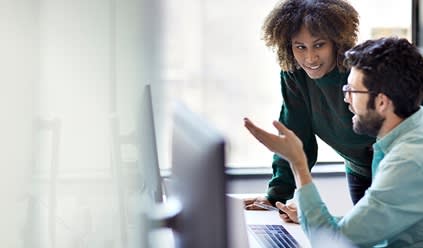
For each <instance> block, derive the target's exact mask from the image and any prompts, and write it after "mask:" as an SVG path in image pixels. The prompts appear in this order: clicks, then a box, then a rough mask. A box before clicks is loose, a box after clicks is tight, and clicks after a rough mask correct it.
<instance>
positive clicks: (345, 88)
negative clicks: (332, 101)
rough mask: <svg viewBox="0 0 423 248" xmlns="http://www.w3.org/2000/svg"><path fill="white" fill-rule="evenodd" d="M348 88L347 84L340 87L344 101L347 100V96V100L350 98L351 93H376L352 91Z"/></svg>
mask: <svg viewBox="0 0 423 248" xmlns="http://www.w3.org/2000/svg"><path fill="white" fill-rule="evenodd" d="M350 87H351V86H350V85H348V84H344V85H342V93H344V98H345V99H346V98H347V95H348V98H351V93H361V94H373V95H377V93H376V92H373V91H369V90H352V89H351V88H350Z"/></svg>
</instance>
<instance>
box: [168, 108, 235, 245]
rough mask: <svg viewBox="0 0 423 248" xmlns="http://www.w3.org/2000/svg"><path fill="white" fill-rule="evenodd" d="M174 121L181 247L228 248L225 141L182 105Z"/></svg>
mask: <svg viewBox="0 0 423 248" xmlns="http://www.w3.org/2000/svg"><path fill="white" fill-rule="evenodd" d="M173 121H174V123H173V135H172V176H171V180H173V181H174V187H175V189H174V191H175V196H174V197H176V199H177V200H178V201H179V202H180V203H181V206H182V210H181V213H180V214H179V215H178V216H177V218H175V222H174V225H173V230H174V232H175V236H176V240H178V244H177V246H178V247H184V248H198V247H202V248H209V247H210V248H216V247H219V248H225V247H227V243H228V242H227V216H226V215H227V214H226V212H227V211H226V197H225V192H226V178H225V140H224V138H223V136H222V135H221V134H220V133H219V132H218V131H217V130H216V129H214V128H213V127H212V126H211V125H210V123H209V122H207V121H206V120H204V119H203V118H201V117H199V116H198V115H197V114H194V113H193V112H191V111H190V110H189V109H188V108H186V107H184V106H183V105H181V104H180V105H177V106H176V107H175V111H174V116H173ZM172 197H173V196H172Z"/></svg>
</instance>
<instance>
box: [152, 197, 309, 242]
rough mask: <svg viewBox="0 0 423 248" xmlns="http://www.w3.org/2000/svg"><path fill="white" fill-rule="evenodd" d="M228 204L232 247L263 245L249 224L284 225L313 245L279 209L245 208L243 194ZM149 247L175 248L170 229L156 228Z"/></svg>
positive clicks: (300, 239) (300, 238) (290, 231)
mask: <svg viewBox="0 0 423 248" xmlns="http://www.w3.org/2000/svg"><path fill="white" fill-rule="evenodd" d="M230 196H231V197H230V198H231V199H235V200H231V199H230V198H227V204H228V239H229V240H228V242H229V247H230V248H244V247H247V246H248V247H250V248H259V247H261V246H260V245H259V243H258V242H257V241H256V239H255V238H254V236H253V235H252V234H251V233H250V232H249V231H248V230H247V225H248V224H268V225H269V224H270V225H283V226H284V227H285V229H286V230H287V231H288V232H289V233H290V234H291V235H292V236H293V237H294V238H295V239H296V240H297V241H298V243H300V245H301V247H305V248H308V247H311V245H310V243H309V241H308V239H307V237H306V236H305V234H304V232H303V231H302V229H301V226H300V225H298V224H293V223H285V222H283V221H282V220H281V219H280V217H279V213H278V212H277V211H267V210H245V209H244V206H243V202H242V198H243V195H237V194H231V195H230ZM150 239H151V241H152V242H151V243H150V246H149V247H153V248H155V247H160V248H165V247H166V248H174V247H175V245H174V241H175V240H174V239H173V235H172V231H171V230H170V229H162V230H155V231H153V232H152V233H151V235H150Z"/></svg>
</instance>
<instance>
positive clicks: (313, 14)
mask: <svg viewBox="0 0 423 248" xmlns="http://www.w3.org/2000/svg"><path fill="white" fill-rule="evenodd" d="M358 25H359V18H358V13H357V11H356V10H355V9H354V8H353V7H352V6H351V5H350V4H349V3H348V2H346V1H343V0H286V1H282V2H280V3H278V4H277V5H276V6H275V8H274V9H273V10H272V11H271V12H270V13H269V15H268V16H267V18H266V20H265V22H264V25H263V33H264V34H263V39H264V41H265V42H266V45H267V46H268V47H271V48H273V49H274V51H275V52H276V54H277V58H278V62H279V64H280V67H281V73H280V76H281V91H282V97H283V104H282V107H281V111H280V116H279V121H280V122H282V123H283V124H284V125H286V126H287V127H288V128H289V129H291V130H292V131H294V132H295V134H296V135H297V136H298V137H299V138H300V139H301V141H302V143H303V145H304V151H305V153H306V156H307V161H308V166H309V169H311V168H312V167H313V166H314V164H315V163H316V161H317V149H318V147H317V141H316V135H317V136H318V137H320V139H321V140H323V141H324V142H325V143H327V144H328V145H329V146H331V147H332V148H333V149H334V150H335V151H336V152H337V153H338V154H339V155H341V156H342V157H343V158H344V159H345V167H346V175H347V180H348V186H349V191H350V196H351V199H352V201H353V203H354V204H355V203H357V202H358V201H359V200H360V198H361V197H362V196H363V195H364V192H365V190H366V189H367V188H368V187H369V186H370V184H371V163H372V156H373V152H372V148H371V147H372V144H373V143H374V142H375V139H374V138H371V137H369V136H364V135H358V134H356V133H354V132H353V129H352V122H351V118H352V116H353V114H352V113H351V112H350V111H349V110H348V106H347V104H346V103H345V102H344V95H343V93H342V86H343V85H344V84H346V82H347V77H348V73H349V72H348V71H347V70H346V68H345V67H344V65H343V60H344V53H345V51H347V50H348V49H350V48H352V47H353V46H354V45H355V43H356V41H357V32H358ZM272 168H273V176H272V179H271V180H270V181H269V185H268V186H269V187H268V190H267V195H266V196H265V197H258V198H249V199H245V200H244V202H245V205H246V208H247V209H258V208H259V207H257V206H256V205H255V203H262V204H263V203H264V204H269V205H275V202H276V201H279V202H283V203H285V202H286V201H287V200H289V199H291V198H292V196H293V192H294V190H295V181H294V177H293V175H292V172H291V169H290V167H289V163H288V162H287V161H286V160H285V159H283V158H282V157H280V156H279V155H277V154H275V155H274V159H273V164H272ZM285 208H286V211H285V213H281V218H282V219H284V220H285V221H294V222H298V221H297V219H296V209H295V207H290V206H285Z"/></svg>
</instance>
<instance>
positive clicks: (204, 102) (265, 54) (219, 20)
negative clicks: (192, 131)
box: [163, 0, 411, 167]
mask: <svg viewBox="0 0 423 248" xmlns="http://www.w3.org/2000/svg"><path fill="white" fill-rule="evenodd" d="M276 2H277V1H260V0H248V1H241V0H230V1H215V0H213V1H209V0H203V1H197V0H184V1H183V2H182V3H181V2H180V1H170V0H168V1H165V4H164V5H163V6H166V7H165V9H164V11H165V15H164V16H165V18H164V21H163V23H164V43H163V56H164V68H163V72H164V78H163V85H164V86H165V87H164V88H166V89H168V95H169V96H170V97H172V98H173V99H181V100H182V101H183V102H185V103H186V104H187V105H189V106H190V108H192V109H193V110H195V111H196V112H199V113H201V114H203V116H205V117H206V118H207V119H209V121H211V122H212V123H213V124H214V125H215V126H216V127H217V128H219V129H220V130H221V131H222V132H223V133H224V134H225V135H226V137H227V139H228V141H229V157H228V165H229V166H231V167H232V166H234V167H238V166H241V167H248V166H255V167H257V166H270V164H271V159H272V155H271V153H270V152H269V151H268V150H267V149H266V148H264V147H263V146H262V145H261V144H259V143H258V142H257V141H256V140H255V139H254V138H253V137H252V136H250V135H249V134H248V133H247V131H246V130H245V129H244V127H243V122H242V118H243V117H244V116H248V117H251V118H252V119H253V120H254V121H255V122H257V123H258V124H259V125H261V126H262V127H264V128H266V129H267V130H274V128H273V127H272V126H271V121H272V120H274V119H277V118H278V116H279V111H280V106H281V103H282V98H281V94H280V84H279V83H280V79H279V71H280V69H279V67H278V65H277V62H276V55H275V54H274V53H273V52H272V51H271V50H270V49H268V48H267V47H266V46H265V44H264V42H263V41H262V40H261V36H260V35H261V25H262V23H263V20H264V18H265V16H266V15H267V14H268V12H270V10H271V9H272V8H273V6H274V5H275V4H276ZM351 4H353V5H354V6H355V7H356V9H357V11H358V12H359V14H360V17H361V18H360V22H361V26H360V27H361V29H360V35H359V39H360V41H363V40H366V39H369V38H376V37H380V36H385V35H391V34H394V35H398V36H402V37H406V38H409V39H411V0H410V1H398V0H397V1H395V0H390V1H384V0H375V1H370V2H369V1H364V0H354V1H351ZM187 6H190V7H187ZM376 11H377V14H375V13H376ZM318 161H321V162H329V161H342V158H341V157H340V156H339V155H337V154H336V153H335V152H334V151H333V150H332V149H331V148H330V147H328V146H327V145H326V144H324V143H323V142H321V141H319V156H318Z"/></svg>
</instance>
